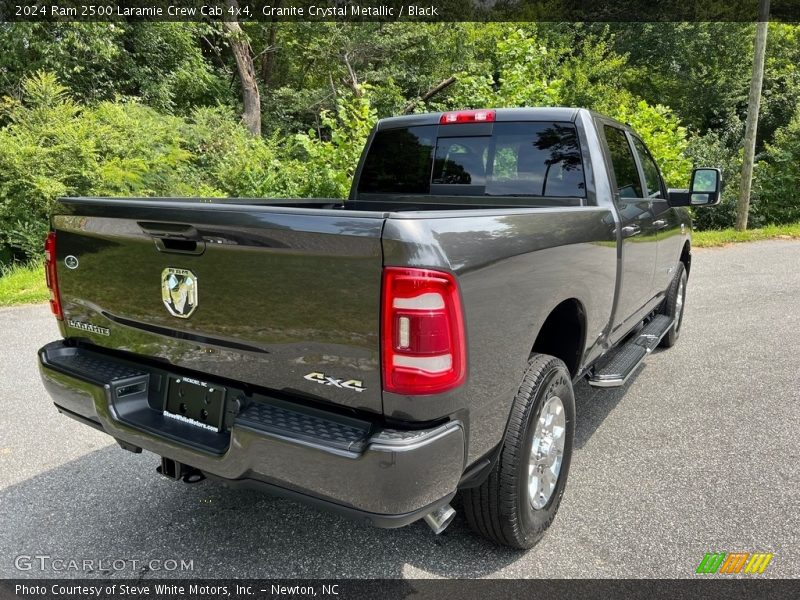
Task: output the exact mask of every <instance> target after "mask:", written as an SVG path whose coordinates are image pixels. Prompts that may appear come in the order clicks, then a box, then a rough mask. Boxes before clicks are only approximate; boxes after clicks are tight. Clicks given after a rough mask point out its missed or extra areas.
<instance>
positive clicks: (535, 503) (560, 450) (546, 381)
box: [463, 354, 575, 549]
mask: <svg viewBox="0 0 800 600" xmlns="http://www.w3.org/2000/svg"><path fill="white" fill-rule="evenodd" d="M574 432H575V396H574V394H573V391H572V379H571V376H570V373H569V371H568V369H567V367H566V366H565V365H564V363H563V362H561V361H560V360H559V359H557V358H554V357H552V356H547V355H544V354H534V355H532V356H531V358H530V360H529V361H528V368H527V370H526V372H525V376H524V378H523V380H522V385H521V386H520V388H519V391H518V392H517V396H516V398H515V399H514V404H513V406H512V409H511V416H510V417H509V422H508V427H507V429H506V436H505V440H504V441H503V446H502V448H501V450H500V456H499V458H498V460H497V463H496V464H495V466H494V468H493V469H492V471H491V472H490V473H489V476H488V478H487V479H486V481H484V482H483V484H481V485H480V486H478V487H476V488H471V489H467V490H464V494H463V504H464V513H465V515H466V517H467V522H468V523H469V525H470V527H471V528H472V529H473V530H475V531H476V532H478V533H480V534H481V535H483V536H484V537H486V538H488V539H490V540H492V541H494V542H496V543H498V544H501V545H504V546H510V547H512V548H523V549H524V548H530V547H531V546H533V545H534V544H536V542H538V541H539V540H540V539H541V538H542V536H543V535H544V533H545V531H546V530H547V528H548V527H549V526H550V524H551V523H552V522H553V519H554V518H555V515H556V512H557V511H558V506H559V504H560V503H561V496H562V495H563V493H564V486H565V485H566V482H567V473H568V471H569V464H570V459H571V457H572V442H573V437H574Z"/></svg>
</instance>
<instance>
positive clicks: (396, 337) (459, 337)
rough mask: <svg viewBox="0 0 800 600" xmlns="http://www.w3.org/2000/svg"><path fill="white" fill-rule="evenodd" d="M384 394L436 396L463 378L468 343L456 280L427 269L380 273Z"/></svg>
mask: <svg viewBox="0 0 800 600" xmlns="http://www.w3.org/2000/svg"><path fill="white" fill-rule="evenodd" d="M381 310H382V314H383V323H382V327H383V329H382V332H381V334H382V346H383V357H382V361H383V389H384V390H386V391H387V392H394V393H395V394H406V395H417V394H438V393H441V392H445V391H447V390H451V389H453V388H455V387H458V386H459V385H461V384H462V383H463V382H464V378H465V376H466V371H467V364H466V339H465V336H464V318H463V314H462V310H461V299H460V296H459V293H458V284H457V283H456V280H455V277H453V276H452V275H451V274H449V273H444V272H440V271H431V270H428V269H407V268H401V267H386V268H385V269H384V271H383V306H382V308H381Z"/></svg>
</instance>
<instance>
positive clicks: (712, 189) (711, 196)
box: [667, 167, 722, 206]
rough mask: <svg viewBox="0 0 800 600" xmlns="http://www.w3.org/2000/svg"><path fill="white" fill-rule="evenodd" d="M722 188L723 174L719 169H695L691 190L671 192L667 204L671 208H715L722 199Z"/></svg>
mask: <svg viewBox="0 0 800 600" xmlns="http://www.w3.org/2000/svg"><path fill="white" fill-rule="evenodd" d="M721 187H722V172H721V171H720V170H719V169H714V168H708V167H703V168H701V169H694V170H693V171H692V181H691V184H690V186H689V189H688V190H672V189H671V190H669V194H668V198H667V202H668V204H669V205H670V206H715V205H717V204H719V202H720V200H721V198H722V194H721V193H720V188H721Z"/></svg>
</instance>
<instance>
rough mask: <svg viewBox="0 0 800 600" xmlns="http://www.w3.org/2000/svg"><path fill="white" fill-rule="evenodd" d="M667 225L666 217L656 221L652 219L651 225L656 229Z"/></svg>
mask: <svg viewBox="0 0 800 600" xmlns="http://www.w3.org/2000/svg"><path fill="white" fill-rule="evenodd" d="M666 226H667V221H666V219H659V220H658V221H653V227H655V228H656V229H664V227H666Z"/></svg>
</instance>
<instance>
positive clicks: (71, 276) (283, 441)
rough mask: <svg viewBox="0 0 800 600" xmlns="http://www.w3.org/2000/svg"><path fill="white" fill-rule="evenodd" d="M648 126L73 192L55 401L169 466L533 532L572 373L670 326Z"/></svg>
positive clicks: (556, 455) (560, 132) (683, 276)
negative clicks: (258, 177)
mask: <svg viewBox="0 0 800 600" xmlns="http://www.w3.org/2000/svg"><path fill="white" fill-rule="evenodd" d="M719 185H720V182H719V172H718V171H717V170H715V169H697V170H695V172H694V173H693V175H692V186H691V189H690V190H667V189H666V187H665V186H664V182H663V180H662V178H661V176H660V174H659V170H658V167H657V166H656V163H655V161H654V160H653V158H652V157H651V155H650V153H649V152H648V151H647V148H646V147H645V145H644V143H643V142H642V140H641V139H640V138H639V137H637V135H636V133H635V132H633V131H631V129H630V128H629V127H627V126H625V125H622V124H620V123H617V122H615V121H613V120H610V119H608V118H605V117H603V116H601V115H598V114H595V113H593V112H590V111H588V110H582V109H569V108H531V109H527V108H526V109H497V110H477V111H459V112H450V113H438V114H425V115H413V116H405V117H399V118H391V119H386V120H383V121H381V122H380V123H378V125H377V127H376V128H375V131H374V132H373V134H372V136H371V138H370V140H369V143H368V145H367V148H366V149H365V151H364V154H363V157H362V160H361V164H360V165H359V168H358V171H357V173H356V177H355V181H354V183H353V187H352V192H351V194H350V198H349V199H348V200H347V201H344V202H343V201H341V200H335V199H302V200H301V199H297V200H294V199H293V200H275V199H272V200H264V199H201V198H183V199H179V198H142V199H118V198H114V199H110V198H109V199H105V198H64V199H62V200H61V201H60V203H59V204H58V206H57V207H56V210H55V211H54V213H53V215H52V231H51V233H50V235H49V237H48V240H47V245H46V271H47V277H48V285H49V287H50V289H51V292H52V300H51V305H52V310H53V312H54V313H55V316H56V318H57V319H58V322H59V326H60V329H61V334H62V336H63V338H64V339H63V340H59V341H55V342H52V343H50V344H48V345H46V346H45V347H44V348H42V349H41V350H40V352H39V361H40V369H41V374H42V378H43V380H44V383H45V386H46V387H47V390H48V391H49V392H50V394H51V395H52V397H53V399H54V401H55V404H56V407H57V408H58V410H59V411H61V412H62V413H64V414H65V415H67V416H70V417H72V418H74V419H77V420H78V421H80V422H82V423H85V424H87V425H89V426H91V427H94V428H96V429H99V430H101V431H104V432H106V433H108V434H109V435H111V436H112V437H114V438H115V439H116V440H117V442H118V443H119V445H120V446H121V447H122V448H124V449H126V450H130V451H133V452H140V451H141V449H142V448H144V449H146V450H149V451H151V452H154V453H156V454H157V455H159V456H160V457H162V458H161V463H160V466H159V467H158V469H159V472H160V473H161V474H162V475H165V476H167V477H171V478H174V479H182V480H184V481H187V482H193V481H198V480H200V479H203V478H205V477H209V478H214V479H217V480H220V481H222V482H224V483H225V484H227V485H231V486H233V485H244V486H257V487H261V488H264V489H266V490H269V491H271V492H273V493H277V494H282V495H286V496H289V497H291V498H296V499H301V500H303V501H306V502H310V503H314V504H317V505H320V506H324V507H327V508H329V509H333V510H336V511H339V512H341V513H344V514H347V515H350V516H352V517H355V518H357V519H360V520H363V521H367V522H371V523H373V524H375V525H377V526H381V527H399V526H403V525H406V524H408V523H411V522H413V521H415V520H417V519H420V518H425V520H426V521H427V522H428V524H429V525H430V526H431V527H432V528H433V529H434V531H436V532H437V533H438V532H440V531H441V530H443V529H444V528H445V527H446V526H447V525H448V524H449V522H450V520H451V519H452V518H453V514H454V511H453V509H452V508H451V507H450V501H451V499H452V498H453V497H454V496H455V494H456V493H457V492H459V491H461V492H462V504H463V509H464V512H465V514H466V518H467V520H468V521H469V524H470V525H471V526H472V527H473V528H474V529H475V530H476V531H478V532H480V533H481V534H483V535H484V536H486V537H488V538H490V539H492V540H494V541H496V542H498V543H500V544H505V545H509V546H513V547H517V548H527V547H530V546H532V545H533V544H534V543H535V542H536V541H537V540H538V539H539V538H540V537H541V536H542V534H543V533H544V531H545V530H546V529H547V527H548V526H549V524H550V523H551V522H552V520H553V518H554V516H555V513H556V511H557V509H558V505H559V502H560V500H561V496H562V494H563V490H564V486H565V484H566V480H567V472H568V469H569V463H570V456H571V452H572V444H573V435H574V429H575V403H574V397H573V391H572V384H573V382H575V381H577V380H578V379H579V378H582V377H587V378H588V380H589V383H591V384H592V385H596V386H619V385H622V384H623V383H624V382H625V380H626V379H627V378H628V377H629V376H630V375H631V373H633V372H634V371H635V369H636V368H637V366H638V365H639V364H640V363H641V361H642V359H644V358H645V356H646V355H647V354H648V353H649V352H650V351H651V350H653V349H654V348H655V347H656V346H658V345H659V343H660V344H661V345H662V346H671V345H672V344H674V343H675V341H676V339H677V337H678V334H679V332H680V326H681V317H682V314H683V306H684V297H685V289H686V281H687V277H688V275H689V271H690V267H691V240H690V219H689V215H688V211H687V210H686V209H685V208H676V207H682V206H687V205H689V204H694V205H703V204H706V205H709V204H715V203H717V202H718V200H719Z"/></svg>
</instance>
